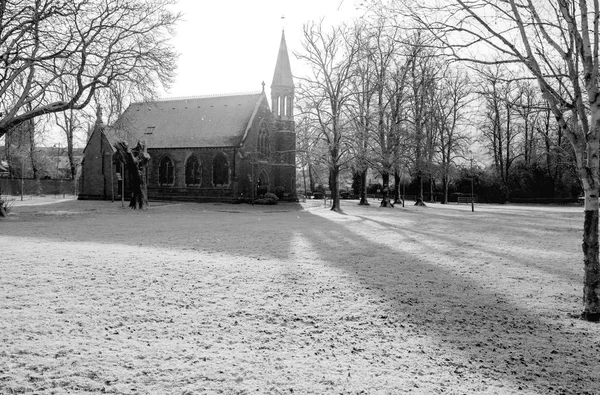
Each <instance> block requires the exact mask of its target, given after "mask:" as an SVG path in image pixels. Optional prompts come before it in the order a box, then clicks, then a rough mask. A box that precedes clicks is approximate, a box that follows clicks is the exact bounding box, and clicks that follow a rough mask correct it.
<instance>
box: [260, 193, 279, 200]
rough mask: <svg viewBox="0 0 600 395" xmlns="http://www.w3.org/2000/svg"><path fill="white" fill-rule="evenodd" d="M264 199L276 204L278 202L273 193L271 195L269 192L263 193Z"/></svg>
mask: <svg viewBox="0 0 600 395" xmlns="http://www.w3.org/2000/svg"><path fill="white" fill-rule="evenodd" d="M264 197H265V199H273V200H275V201H276V202H277V201H278V200H279V198H278V197H277V195H275V194H274V193H271V192H267V193H265V196H264Z"/></svg>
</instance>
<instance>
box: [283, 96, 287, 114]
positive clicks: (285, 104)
mask: <svg viewBox="0 0 600 395" xmlns="http://www.w3.org/2000/svg"><path fill="white" fill-rule="evenodd" d="M287 112H288V97H287V96H284V97H283V115H284V116H287V115H288V113H287Z"/></svg>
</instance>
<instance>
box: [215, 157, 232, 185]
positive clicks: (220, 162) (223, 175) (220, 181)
mask: <svg viewBox="0 0 600 395" xmlns="http://www.w3.org/2000/svg"><path fill="white" fill-rule="evenodd" d="M227 184H229V162H228V161H227V158H226V157H225V154H223V153H220V154H217V156H215V159H214V160H213V185H227Z"/></svg>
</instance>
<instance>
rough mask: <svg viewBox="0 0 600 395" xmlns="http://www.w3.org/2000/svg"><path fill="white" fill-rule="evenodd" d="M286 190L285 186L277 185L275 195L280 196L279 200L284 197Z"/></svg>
mask: <svg viewBox="0 0 600 395" xmlns="http://www.w3.org/2000/svg"><path fill="white" fill-rule="evenodd" d="M284 192H285V188H284V187H281V186H279V187H275V195H276V196H277V197H278V198H279V200H281V199H283V193H284Z"/></svg>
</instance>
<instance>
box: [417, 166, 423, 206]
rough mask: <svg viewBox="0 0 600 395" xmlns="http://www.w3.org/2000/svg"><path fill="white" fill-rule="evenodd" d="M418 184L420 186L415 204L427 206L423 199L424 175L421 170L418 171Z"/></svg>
mask: <svg viewBox="0 0 600 395" xmlns="http://www.w3.org/2000/svg"><path fill="white" fill-rule="evenodd" d="M417 186H418V188H419V190H418V194H417V198H416V202H415V206H425V202H424V201H423V175H422V174H421V171H419V170H418V171H417Z"/></svg>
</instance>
